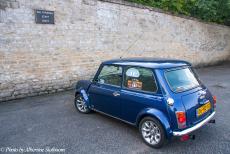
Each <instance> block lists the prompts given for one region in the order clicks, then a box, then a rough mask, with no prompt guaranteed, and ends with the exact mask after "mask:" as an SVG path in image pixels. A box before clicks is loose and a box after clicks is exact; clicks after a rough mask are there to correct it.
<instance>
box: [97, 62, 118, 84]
mask: <svg viewBox="0 0 230 154" xmlns="http://www.w3.org/2000/svg"><path fill="white" fill-rule="evenodd" d="M97 81H98V83H101V84H109V85H115V86H120V85H121V81H122V67H121V66H115V65H104V66H103V68H102V69H101V72H100V74H99V75H98V78H97Z"/></svg>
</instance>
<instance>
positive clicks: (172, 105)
mask: <svg viewBox="0 0 230 154" xmlns="http://www.w3.org/2000/svg"><path fill="white" fill-rule="evenodd" d="M215 105H216V97H215V96H212V95H211V93H210V91H209V90H208V89H207V88H206V87H205V86H204V84H203V83H202V82H201V81H200V80H199V78H198V77H197V75H196V73H194V70H193V68H192V66H191V64H190V63H188V62H186V61H182V60H167V59H148V58H139V59H138V58H130V59H117V60H109V61H105V62H103V63H102V64H101V65H100V67H99V69H98V71H97V73H96V75H95V77H94V79H93V80H92V81H89V80H81V81H78V83H77V85H76V93H75V106H76V108H77V110H78V111H79V112H81V113H89V112H90V111H91V110H93V111H96V112H100V113H103V114H106V115H109V116H111V117H114V118H116V119H119V120H122V121H124V122H127V123H129V124H132V125H135V126H136V127H138V128H139V131H140V134H141V136H142V138H143V140H144V141H145V143H147V144H148V145H150V146H152V147H154V148H159V147H161V146H162V145H163V144H164V143H165V142H166V141H167V140H168V139H170V138H171V137H173V136H180V137H181V138H183V137H184V138H186V136H187V137H188V136H189V135H188V134H191V133H192V132H193V131H195V130H197V129H199V128H200V127H202V126H203V125H205V124H206V123H208V122H212V123H214V122H215V121H214V120H213V117H214V114H215Z"/></svg>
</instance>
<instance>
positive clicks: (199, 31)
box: [0, 0, 230, 101]
mask: <svg viewBox="0 0 230 154" xmlns="http://www.w3.org/2000/svg"><path fill="white" fill-rule="evenodd" d="M110 1H112V0H110ZM112 2H113V3H110V2H104V1H99V0H98V1H97V0H65V1H64V0H55V1H54V0H36V1H31V0H0V101H6V100H10V99H15V98H21V97H25V96H34V95H39V94H46V93H53V92H57V91H62V90H66V89H69V88H72V87H73V84H74V83H75V82H76V81H77V80H79V79H86V78H89V77H91V76H92V75H93V74H94V73H95V71H96V70H97V68H98V65H99V64H100V62H101V61H103V60H107V59H111V58H119V57H138V56H141V57H166V58H179V59H184V60H188V61H190V62H192V63H193V64H194V65H209V64H213V63H216V62H219V61H223V60H226V59H228V58H229V57H230V28H229V27H225V26H220V25H215V24H207V23H202V22H199V21H196V20H189V19H185V18H180V17H176V16H171V15H168V14H165V13H161V12H158V11H155V10H151V9H149V8H147V7H142V8H140V5H137V6H135V7H134V6H133V4H131V3H127V2H126V3H124V1H121V0H119V1H112ZM115 3H120V4H115ZM35 9H43V10H50V11H54V12H55V24H54V25H43V24H35V14H34V10H35Z"/></svg>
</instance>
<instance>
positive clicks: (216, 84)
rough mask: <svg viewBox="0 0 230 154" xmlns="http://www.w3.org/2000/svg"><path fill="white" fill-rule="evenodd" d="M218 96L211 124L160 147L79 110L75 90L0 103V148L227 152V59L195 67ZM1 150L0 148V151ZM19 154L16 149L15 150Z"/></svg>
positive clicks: (229, 137) (130, 128)
mask: <svg viewBox="0 0 230 154" xmlns="http://www.w3.org/2000/svg"><path fill="white" fill-rule="evenodd" d="M198 73H199V75H200V78H201V80H203V82H204V83H205V84H206V85H207V86H208V88H209V89H210V90H211V92H212V93H213V94H215V95H216V96H217V114H216V118H215V119H216V124H208V125H206V126H204V127H202V128H201V129H200V130H198V131H196V132H195V134H196V139H195V140H189V141H186V142H181V141H180V140H178V139H174V140H172V141H170V142H169V143H168V144H166V145H165V146H164V147H163V148H161V149H157V150H156V149H152V148H150V147H148V146H147V145H145V144H144V142H143V141H142V139H141V137H140V136H139V133H138V130H137V129H136V128H134V127H133V126H130V125H128V124H125V123H123V122H120V121H118V120H115V119H112V118H109V117H107V116H104V115H101V114H98V113H92V114H88V115H85V114H80V113H79V112H77V111H76V110H75V108H74V105H73V100H74V92H73V91H67V92H62V93H57V94H53V95H46V96H38V97H30V98H25V99H20V100H15V101H10V102H5V103H0V153H4V152H3V151H4V150H5V151H6V148H8V150H9V149H10V148H11V150H12V149H16V150H17V149H20V148H22V149H26V148H31V149H39V148H40V149H46V150H47V149H51V148H55V149H59V150H60V149H65V153H73V154H75V153H100V154H103V153H116V154H117V153H201V154H203V153H214V154H216V153H225V154H229V153H230V63H228V64H225V65H220V66H215V67H207V68H203V69H199V70H198ZM1 150H2V152H1ZM16 153H19V152H16Z"/></svg>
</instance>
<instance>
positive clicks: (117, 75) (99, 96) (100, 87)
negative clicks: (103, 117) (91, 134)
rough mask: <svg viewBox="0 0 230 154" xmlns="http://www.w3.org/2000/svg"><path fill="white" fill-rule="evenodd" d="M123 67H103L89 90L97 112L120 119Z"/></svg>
mask: <svg viewBox="0 0 230 154" xmlns="http://www.w3.org/2000/svg"><path fill="white" fill-rule="evenodd" d="M121 82H122V67H121V66H118V65H103V66H102V67H101V69H100V70H99V73H97V76H96V77H95V81H94V82H93V84H92V85H91V87H90V89H89V98H90V103H91V107H92V108H93V109H95V110H97V111H100V112H103V113H106V114H109V115H112V116H115V117H120V113H121V103H120V90H121Z"/></svg>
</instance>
